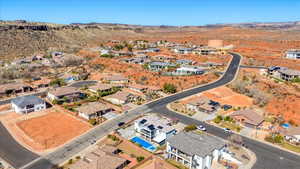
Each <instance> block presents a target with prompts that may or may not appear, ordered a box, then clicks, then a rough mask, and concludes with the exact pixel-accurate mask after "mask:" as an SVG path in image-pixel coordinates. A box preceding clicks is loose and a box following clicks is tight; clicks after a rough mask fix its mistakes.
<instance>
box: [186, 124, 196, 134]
mask: <svg viewBox="0 0 300 169" xmlns="http://www.w3.org/2000/svg"><path fill="white" fill-rule="evenodd" d="M196 129H197V126H196V125H194V124H191V125H187V126H185V127H184V131H186V132H189V131H193V130H196Z"/></svg>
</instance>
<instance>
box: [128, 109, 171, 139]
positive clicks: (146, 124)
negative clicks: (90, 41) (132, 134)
mask: <svg viewBox="0 0 300 169" xmlns="http://www.w3.org/2000/svg"><path fill="white" fill-rule="evenodd" d="M134 128H135V131H136V132H138V133H139V134H141V135H142V136H143V137H144V138H145V139H147V140H150V141H154V142H156V143H158V144H164V143H165V140H166V139H167V138H169V137H170V136H173V135H174V134H175V133H176V130H175V128H174V127H173V126H172V125H171V122H170V121H169V120H167V119H165V118H161V117H158V116H157V115H155V114H151V115H147V116H144V117H141V118H139V119H137V120H136V121H135V122H134Z"/></svg>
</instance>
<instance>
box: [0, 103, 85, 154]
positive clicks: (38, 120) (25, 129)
mask: <svg viewBox="0 0 300 169" xmlns="http://www.w3.org/2000/svg"><path fill="white" fill-rule="evenodd" d="M0 120H1V121H2V122H3V124H4V125H5V126H6V128H7V129H8V130H9V131H10V133H11V134H12V136H13V137H14V138H15V139H16V140H17V141H18V142H19V143H20V144H22V145H23V146H25V147H27V148H28V149H30V150H32V151H34V152H37V153H42V152H44V151H45V150H50V149H53V148H56V147H57V146H60V145H62V144H64V143H66V142H67V141H69V140H71V139H72V138H74V137H76V136H78V135H80V134H82V133H84V132H85V131H87V130H88V129H90V128H91V127H90V125H89V124H88V123H86V122H83V121H80V120H78V119H76V118H75V117H73V116H72V115H69V114H66V113H64V112H63V111H61V109H57V108H56V107H53V108H50V109H47V110H44V111H40V112H34V113H30V114H29V115H26V116H25V115H19V114H16V113H9V114H6V115H4V116H1V117H0Z"/></svg>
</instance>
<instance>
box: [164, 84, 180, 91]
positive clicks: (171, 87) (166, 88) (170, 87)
mask: <svg viewBox="0 0 300 169" xmlns="http://www.w3.org/2000/svg"><path fill="white" fill-rule="evenodd" d="M163 90H164V92H166V93H176V91H177V88H176V86H175V85H173V84H170V83H165V84H164V87H163Z"/></svg>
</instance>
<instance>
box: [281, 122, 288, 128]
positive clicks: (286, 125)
mask: <svg viewBox="0 0 300 169" xmlns="http://www.w3.org/2000/svg"><path fill="white" fill-rule="evenodd" d="M281 126H282V127H283V128H289V127H290V124H288V123H284V124H282V125H281Z"/></svg>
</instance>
